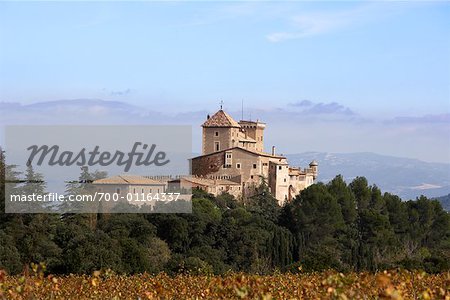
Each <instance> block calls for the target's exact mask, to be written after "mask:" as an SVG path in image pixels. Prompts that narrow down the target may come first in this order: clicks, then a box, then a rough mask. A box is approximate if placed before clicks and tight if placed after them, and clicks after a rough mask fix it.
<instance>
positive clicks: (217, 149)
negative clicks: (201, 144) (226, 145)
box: [214, 142, 220, 151]
mask: <svg viewBox="0 0 450 300" xmlns="http://www.w3.org/2000/svg"><path fill="white" fill-rule="evenodd" d="M214 149H216V151H219V150H220V143H219V142H214Z"/></svg>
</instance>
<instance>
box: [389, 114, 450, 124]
mask: <svg viewBox="0 0 450 300" xmlns="http://www.w3.org/2000/svg"><path fill="white" fill-rule="evenodd" d="M388 122H389V123H403V124H411V123H412V124H441V123H442V124H448V125H450V113H446V114H435V115H424V116H419V117H407V116H406V117H395V118H394V119H392V120H389V121H388Z"/></svg>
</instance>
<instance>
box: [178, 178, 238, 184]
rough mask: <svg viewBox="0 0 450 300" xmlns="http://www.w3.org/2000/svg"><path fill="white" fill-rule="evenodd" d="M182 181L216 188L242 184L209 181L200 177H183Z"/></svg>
mask: <svg viewBox="0 0 450 300" xmlns="http://www.w3.org/2000/svg"><path fill="white" fill-rule="evenodd" d="M181 179H182V180H185V181H188V182H191V183H193V184H198V185H203V186H216V185H240V183H237V182H234V181H231V180H226V179H209V178H200V177H183V178H181Z"/></svg>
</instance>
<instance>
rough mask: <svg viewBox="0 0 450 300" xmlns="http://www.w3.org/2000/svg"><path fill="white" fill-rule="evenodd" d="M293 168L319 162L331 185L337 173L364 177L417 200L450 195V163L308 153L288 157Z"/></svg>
mask: <svg viewBox="0 0 450 300" xmlns="http://www.w3.org/2000/svg"><path fill="white" fill-rule="evenodd" d="M287 157H288V159H289V162H290V164H291V165H294V166H302V167H305V166H307V165H308V163H309V162H310V161H311V160H313V159H315V160H317V161H318V162H319V178H318V180H319V181H323V182H328V181H329V180H331V179H333V178H334V177H335V176H336V175H337V174H342V175H343V176H344V178H345V180H347V181H351V180H352V179H354V178H355V177H356V176H365V177H366V178H367V180H368V181H369V182H370V183H372V184H373V183H376V184H377V185H378V186H379V187H380V188H381V189H382V190H384V191H387V192H391V193H394V194H396V195H399V196H400V197H402V198H403V199H414V198H416V197H418V196H420V195H425V196H427V197H439V196H442V195H446V194H449V193H450V164H445V163H429V162H424V161H420V160H417V159H410V158H402V157H393V156H386V155H379V154H375V153H324V152H305V153H300V154H291V155H287Z"/></svg>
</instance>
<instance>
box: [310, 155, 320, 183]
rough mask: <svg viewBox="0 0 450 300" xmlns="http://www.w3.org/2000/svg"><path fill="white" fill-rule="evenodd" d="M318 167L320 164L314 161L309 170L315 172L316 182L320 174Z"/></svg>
mask: <svg viewBox="0 0 450 300" xmlns="http://www.w3.org/2000/svg"><path fill="white" fill-rule="evenodd" d="M318 167H319V164H318V163H317V161H315V160H313V161H312V162H310V163H309V168H310V169H311V170H312V172H313V178H314V180H316V178H317V174H318V171H319V170H318Z"/></svg>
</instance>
